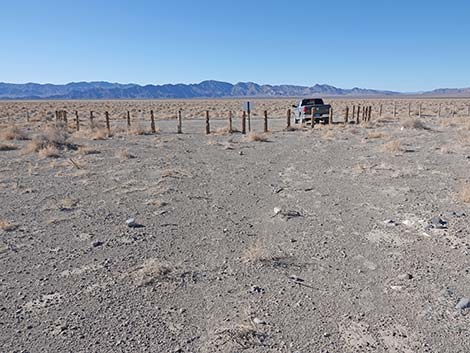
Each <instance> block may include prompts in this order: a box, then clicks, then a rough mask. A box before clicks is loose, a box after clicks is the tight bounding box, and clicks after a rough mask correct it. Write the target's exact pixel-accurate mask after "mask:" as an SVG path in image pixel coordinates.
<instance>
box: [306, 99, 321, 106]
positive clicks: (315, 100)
mask: <svg viewBox="0 0 470 353" xmlns="http://www.w3.org/2000/svg"><path fill="white" fill-rule="evenodd" d="M314 104H315V105H317V104H323V99H320V98H309V99H302V105H314Z"/></svg>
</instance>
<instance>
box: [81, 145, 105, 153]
mask: <svg viewBox="0 0 470 353" xmlns="http://www.w3.org/2000/svg"><path fill="white" fill-rule="evenodd" d="M78 153H80V154H83V155H89V154H100V153H101V152H100V151H99V150H97V149H96V148H93V147H89V146H80V147H78Z"/></svg>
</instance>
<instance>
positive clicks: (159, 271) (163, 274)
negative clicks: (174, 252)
mask: <svg viewBox="0 0 470 353" xmlns="http://www.w3.org/2000/svg"><path fill="white" fill-rule="evenodd" d="M170 273H171V270H170V267H169V266H168V265H165V264H162V263H161V262H159V261H158V260H157V259H147V260H145V261H144V263H143V264H142V265H140V266H138V267H136V268H135V269H134V270H133V271H132V272H131V273H130V276H131V277H132V279H133V282H134V284H135V285H136V286H138V287H143V286H148V285H151V284H153V283H155V282H158V281H161V280H163V279H166V278H167V276H168V275H169V274H170Z"/></svg>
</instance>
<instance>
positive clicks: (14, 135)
mask: <svg viewBox="0 0 470 353" xmlns="http://www.w3.org/2000/svg"><path fill="white" fill-rule="evenodd" d="M2 130H3V129H2ZM0 139H2V140H7V141H11V140H27V139H28V134H27V133H26V132H24V131H23V130H21V129H20V128H19V127H18V126H16V125H10V126H7V127H6V128H5V129H4V130H3V131H2V132H1V133H0Z"/></svg>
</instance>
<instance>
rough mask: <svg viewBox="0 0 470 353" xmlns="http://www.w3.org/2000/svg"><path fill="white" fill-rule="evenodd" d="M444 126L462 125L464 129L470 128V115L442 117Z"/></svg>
mask: <svg viewBox="0 0 470 353" xmlns="http://www.w3.org/2000/svg"><path fill="white" fill-rule="evenodd" d="M440 125H441V126H442V127H460V128H461V129H463V130H470V117H466V116H458V117H453V118H448V119H442V120H441V124H440Z"/></svg>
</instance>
